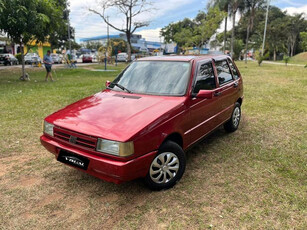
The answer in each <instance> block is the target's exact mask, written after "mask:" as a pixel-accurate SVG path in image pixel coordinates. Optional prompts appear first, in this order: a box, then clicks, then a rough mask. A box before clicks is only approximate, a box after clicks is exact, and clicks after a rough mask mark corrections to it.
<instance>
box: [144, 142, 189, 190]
mask: <svg viewBox="0 0 307 230" xmlns="http://www.w3.org/2000/svg"><path fill="white" fill-rule="evenodd" d="M185 166H186V158H185V153H184V151H183V149H182V148H181V147H180V146H179V145H178V144H177V143H175V142H173V141H167V142H165V143H163V144H162V146H161V147H160V149H159V151H158V153H157V155H156V156H155V158H154V159H153V161H152V162H151V164H150V167H149V170H148V173H147V175H146V177H145V183H146V184H147V186H148V187H149V188H150V189H152V190H162V189H169V188H171V187H173V186H174V185H175V184H176V183H177V182H178V181H179V180H180V179H181V177H182V175H183V173H184V171H185Z"/></svg>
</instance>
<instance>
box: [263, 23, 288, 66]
mask: <svg viewBox="0 0 307 230" xmlns="http://www.w3.org/2000/svg"><path fill="white" fill-rule="evenodd" d="M286 30H287V18H286V17H279V18H276V19H275V20H273V21H270V22H269V24H268V28H267V31H268V33H267V41H268V44H267V47H268V49H269V50H270V51H272V52H273V60H274V61H276V53H277V52H278V51H279V52H280V51H282V52H284V51H286V44H287V36H286V35H287V34H286V33H285V31H286Z"/></svg>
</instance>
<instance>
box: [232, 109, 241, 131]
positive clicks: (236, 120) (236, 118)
mask: <svg viewBox="0 0 307 230" xmlns="http://www.w3.org/2000/svg"><path fill="white" fill-rule="evenodd" d="M240 116H241V113H240V108H238V107H236V108H235V110H234V111H233V115H232V122H233V125H234V126H238V125H239V121H240Z"/></svg>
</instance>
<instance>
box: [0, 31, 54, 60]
mask: <svg viewBox="0 0 307 230" xmlns="http://www.w3.org/2000/svg"><path fill="white" fill-rule="evenodd" d="M50 49H51V45H50V43H48V42H44V43H41V42H39V43H38V44H36V41H32V42H31V43H28V44H27V45H25V47H24V52H25V53H27V52H28V51H29V52H31V53H37V54H38V55H39V56H40V58H41V59H43V57H44V55H45V54H46V53H47V51H48V50H50ZM1 53H11V54H14V55H16V54H17V53H20V45H19V44H14V43H13V42H11V41H10V40H9V39H8V38H7V37H6V36H5V35H4V34H0V54H1Z"/></svg>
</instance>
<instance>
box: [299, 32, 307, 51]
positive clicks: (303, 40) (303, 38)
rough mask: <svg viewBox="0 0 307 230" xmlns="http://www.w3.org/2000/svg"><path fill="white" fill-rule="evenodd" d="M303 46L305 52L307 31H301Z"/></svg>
mask: <svg viewBox="0 0 307 230" xmlns="http://www.w3.org/2000/svg"><path fill="white" fill-rule="evenodd" d="M300 38H301V42H300V44H301V48H302V50H303V51H304V52H306V51H307V32H300Z"/></svg>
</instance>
